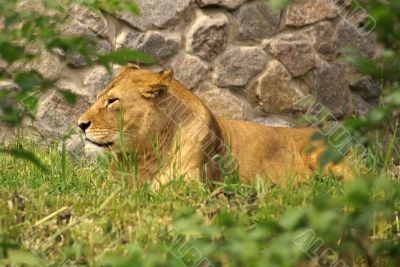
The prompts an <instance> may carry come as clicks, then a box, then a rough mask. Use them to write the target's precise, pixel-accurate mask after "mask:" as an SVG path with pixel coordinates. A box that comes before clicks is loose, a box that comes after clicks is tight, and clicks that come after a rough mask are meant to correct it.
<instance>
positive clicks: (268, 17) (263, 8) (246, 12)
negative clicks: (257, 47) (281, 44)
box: [233, 1, 280, 40]
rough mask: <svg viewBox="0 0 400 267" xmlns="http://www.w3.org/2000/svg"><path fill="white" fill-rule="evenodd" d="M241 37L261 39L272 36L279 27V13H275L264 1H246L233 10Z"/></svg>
mask: <svg viewBox="0 0 400 267" xmlns="http://www.w3.org/2000/svg"><path fill="white" fill-rule="evenodd" d="M233 15H234V16H235V18H236V20H237V22H238V24H239V37H240V38H241V39H244V40H246V39H252V40H261V39H264V38H267V37H270V36H272V34H273V33H274V32H275V30H276V28H277V27H278V23H279V16H280V14H279V13H273V12H272V10H271V9H270V8H269V7H268V6H267V3H266V2H264V1H255V2H250V3H246V4H244V5H243V6H241V7H240V8H239V9H237V10H235V11H234V12H233Z"/></svg>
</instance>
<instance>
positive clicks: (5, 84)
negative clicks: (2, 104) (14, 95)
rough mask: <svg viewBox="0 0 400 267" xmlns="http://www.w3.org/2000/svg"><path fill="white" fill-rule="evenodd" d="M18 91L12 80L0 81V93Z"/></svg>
mask: <svg viewBox="0 0 400 267" xmlns="http://www.w3.org/2000/svg"><path fill="white" fill-rule="evenodd" d="M18 89H20V88H19V87H18V85H17V84H16V83H14V81H12V80H1V81H0V91H1V90H10V91H16V90H18Z"/></svg>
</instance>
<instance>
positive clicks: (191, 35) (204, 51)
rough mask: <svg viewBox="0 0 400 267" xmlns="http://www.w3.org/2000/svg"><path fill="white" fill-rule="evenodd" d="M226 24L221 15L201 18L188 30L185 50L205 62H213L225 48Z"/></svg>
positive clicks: (226, 37) (224, 17)
mask: <svg viewBox="0 0 400 267" xmlns="http://www.w3.org/2000/svg"><path fill="white" fill-rule="evenodd" d="M228 24H229V23H228V19H227V18H226V16H225V15H223V14H218V15H216V16H201V17H200V18H198V19H197V20H196V21H195V23H194V24H193V25H192V27H191V28H190V29H189V32H188V35H187V39H188V41H187V50H188V51H189V52H190V53H193V54H195V55H197V56H199V57H200V58H202V59H204V60H206V61H211V60H213V59H214V58H215V57H216V56H218V55H219V54H220V53H221V52H222V50H223V49H224V48H225V45H226V42H227V40H228Z"/></svg>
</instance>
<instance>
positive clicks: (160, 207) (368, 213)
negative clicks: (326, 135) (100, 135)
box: [0, 143, 400, 267]
mask: <svg viewBox="0 0 400 267" xmlns="http://www.w3.org/2000/svg"><path fill="white" fill-rule="evenodd" d="M24 147H30V149H31V150H33V151H34V152H35V154H37V155H39V156H40V158H41V159H42V160H43V161H44V162H45V163H46V164H47V165H48V166H49V169H50V170H49V172H47V173H43V172H41V171H40V170H37V169H36V168H34V167H33V166H32V165H29V164H28V165H27V164H25V163H24V162H21V161H19V160H17V159H15V158H13V157H10V156H6V155H2V156H0V164H1V166H2V168H1V169H0V197H1V198H2V199H4V200H7V201H3V202H0V223H1V232H0V264H10V263H11V262H14V261H16V260H23V262H28V266H35V264H38V265H36V266H59V265H61V264H62V263H65V264H67V266H68V264H69V265H72V266H73V265H81V266H193V265H195V264H196V263H197V264H200V263H203V264H204V266H207V265H205V264H206V263H210V264H212V265H213V266H238V267H239V266H249V267H252V266H300V265H301V264H307V263H308V264H310V263H311V262H312V261H314V262H315V261H318V264H319V265H320V266H335V264H338V263H339V261H343V263H344V264H346V265H342V266H398V265H397V263H398V262H399V260H400V258H399V256H400V251H399V248H400V246H399V245H400V244H399V242H400V241H399V239H398V235H399V229H400V225H399V220H398V216H399V215H398V212H399V208H400V185H399V184H398V182H395V181H393V180H391V179H390V178H388V177H385V176H375V175H372V176H370V177H364V178H363V179H358V180H356V181H354V182H351V183H347V184H343V183H342V182H340V181H338V180H335V179H334V178H333V177H318V176H316V177H314V178H313V179H312V180H310V182H309V183H308V184H296V185H294V184H293V185H291V184H290V183H288V184H287V185H286V186H276V185H275V186H274V185H272V184H269V183H267V184H263V183H253V184H251V185H243V184H235V185H232V184H229V185H222V186H221V187H219V189H217V190H216V191H212V190H211V188H207V187H205V186H203V185H200V184H198V183H195V182H193V183H190V182H186V181H184V180H182V179H176V180H175V181H174V182H172V183H171V184H170V185H169V186H166V187H162V188H161V189H160V190H158V191H153V190H151V189H149V188H148V187H133V188H130V189H129V188H128V187H127V186H126V185H125V182H124V181H123V179H120V180H119V179H115V180H108V179H107V171H108V166H106V165H103V164H102V163H101V161H99V162H85V161H82V160H80V161H79V162H74V161H71V160H68V159H67V158H66V157H65V154H64V153H60V152H59V149H58V147H57V146H54V147H51V148H50V149H49V150H45V151H44V150H40V149H38V148H37V147H36V146H35V145H34V144H25V143H24ZM21 177H23V179H21ZM99 188H101V190H99ZM7 202H8V203H9V204H7ZM10 203H11V204H10ZM66 211H67V212H66ZM49 215H50V216H49ZM5 252H6V253H5ZM18 262H19V263H22V262H21V261H18ZM212 265H210V266H212ZM16 266H18V264H17V265H16ZM195 266H196V265H195ZM199 266H202V265H199ZM339 266H340V265H339Z"/></svg>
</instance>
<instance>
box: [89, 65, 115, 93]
mask: <svg viewBox="0 0 400 267" xmlns="http://www.w3.org/2000/svg"><path fill="white" fill-rule="evenodd" d="M111 79H112V75H111V73H109V72H108V71H107V69H106V68H105V67H103V66H96V67H93V68H92V70H91V71H90V72H89V73H88V74H87V75H86V77H85V79H84V80H83V85H84V86H85V89H86V90H87V92H88V94H89V95H90V96H91V101H94V99H95V97H96V95H97V93H98V92H99V91H100V90H102V89H104V87H105V86H106V85H107V84H108V83H109V82H110V81H111Z"/></svg>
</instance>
